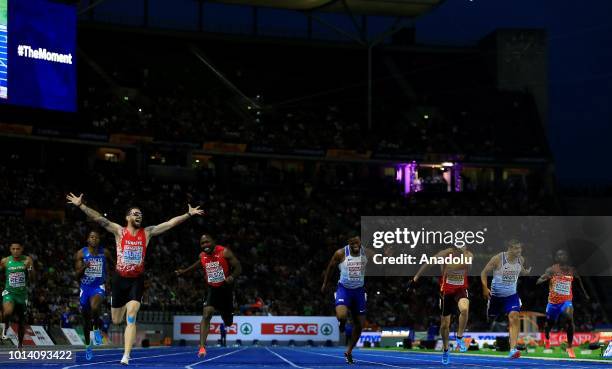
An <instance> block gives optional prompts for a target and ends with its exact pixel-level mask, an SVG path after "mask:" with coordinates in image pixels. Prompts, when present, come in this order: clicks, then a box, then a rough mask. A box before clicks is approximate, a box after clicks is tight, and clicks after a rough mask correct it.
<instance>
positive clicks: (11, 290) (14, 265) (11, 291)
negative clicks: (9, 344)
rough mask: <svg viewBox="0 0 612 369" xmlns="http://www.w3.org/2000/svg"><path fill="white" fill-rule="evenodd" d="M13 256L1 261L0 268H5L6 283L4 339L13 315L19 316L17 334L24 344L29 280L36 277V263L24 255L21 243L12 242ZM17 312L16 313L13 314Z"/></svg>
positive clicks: (3, 301) (20, 346) (20, 345)
mask: <svg viewBox="0 0 612 369" xmlns="http://www.w3.org/2000/svg"><path fill="white" fill-rule="evenodd" d="M10 250H11V256H8V257H5V258H3V259H2V261H0V270H2V269H4V271H5V273H4V275H5V279H6V281H5V284H4V291H2V311H3V318H4V331H3V332H2V339H3V340H5V339H7V338H8V337H7V336H6V331H8V327H10V324H11V320H12V318H13V315H15V316H16V317H18V318H19V320H18V327H19V328H18V329H17V336H18V338H19V344H18V345H17V347H19V348H22V346H23V335H24V333H25V313H26V310H27V302H28V282H31V281H33V279H34V263H33V262H32V258H31V257H29V256H26V255H22V253H23V246H22V245H21V244H19V243H13V244H11V248H10ZM13 313H15V314H13Z"/></svg>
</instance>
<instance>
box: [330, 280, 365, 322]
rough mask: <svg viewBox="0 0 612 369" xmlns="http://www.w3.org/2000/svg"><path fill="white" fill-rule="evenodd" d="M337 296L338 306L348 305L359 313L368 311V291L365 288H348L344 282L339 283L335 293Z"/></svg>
mask: <svg viewBox="0 0 612 369" xmlns="http://www.w3.org/2000/svg"><path fill="white" fill-rule="evenodd" d="M334 297H335V298H336V306H340V305H342V306H346V307H347V308H348V309H349V310H350V311H351V312H353V313H355V314H358V315H365V313H366V300H367V296H366V292H365V288H363V287H359V288H354V289H351V288H346V287H344V286H343V285H342V284H340V283H338V289H337V290H336V293H335V294H334Z"/></svg>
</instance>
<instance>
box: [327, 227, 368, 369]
mask: <svg viewBox="0 0 612 369" xmlns="http://www.w3.org/2000/svg"><path fill="white" fill-rule="evenodd" d="M367 262H368V258H367V256H366V252H365V249H363V248H362V247H361V239H360V238H359V237H358V236H354V237H351V238H350V239H349V240H348V245H346V246H344V247H343V248H340V249H338V250H336V252H334V254H333V255H332V258H331V260H330V261H329V264H328V265H327V269H326V270H325V276H324V278H323V286H322V287H321V293H325V291H326V290H327V288H328V286H329V281H330V277H331V275H332V273H333V270H334V268H336V267H338V268H339V269H340V280H339V281H338V288H337V290H336V293H335V300H336V318H337V319H338V321H339V322H340V325H339V329H340V334H344V333H345V332H344V331H345V327H346V320H347V318H348V312H349V311H350V312H351V317H352V321H353V330H352V334H351V339H350V340H348V341H347V343H346V344H347V347H346V351H345V352H344V357H345V359H346V362H347V363H348V364H354V360H353V349H354V348H355V345H356V344H357V341H359V337H361V331H362V330H363V327H364V325H365V322H366V320H365V314H366V299H367V297H366V292H365V288H364V284H365V271H366V270H365V269H366V264H367Z"/></svg>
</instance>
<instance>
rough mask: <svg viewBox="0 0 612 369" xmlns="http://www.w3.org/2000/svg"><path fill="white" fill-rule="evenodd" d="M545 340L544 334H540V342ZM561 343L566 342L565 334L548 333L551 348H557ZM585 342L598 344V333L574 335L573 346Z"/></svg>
mask: <svg viewBox="0 0 612 369" xmlns="http://www.w3.org/2000/svg"><path fill="white" fill-rule="evenodd" d="M545 338H546V337H545V336H544V333H542V336H541V339H542V341H544V339H545ZM563 342H567V334H566V333H565V332H557V333H553V332H550V344H551V345H552V346H559V345H561V343H563ZM585 342H599V333H586V332H579V333H574V342H573V343H572V344H573V346H577V345H581V344H583V343H585Z"/></svg>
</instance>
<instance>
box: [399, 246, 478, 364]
mask: <svg viewBox="0 0 612 369" xmlns="http://www.w3.org/2000/svg"><path fill="white" fill-rule="evenodd" d="M461 255H463V257H464V260H465V263H457V264H444V265H441V267H442V274H441V276H440V310H441V312H442V317H441V319H440V335H441V336H442V342H443V344H444V351H443V352H442V364H444V365H447V364H448V363H449V362H450V358H449V350H448V348H449V345H448V342H449V336H450V322H451V315H456V314H457V312H459V324H458V326H457V341H456V343H457V346H458V347H459V350H460V351H461V352H465V351H467V346H466V344H465V342H464V341H463V332H464V331H465V327H466V325H467V321H468V314H469V309H470V300H468V290H467V288H468V270H469V268H470V266H471V260H472V258H473V254H472V253H471V252H470V251H467V250H466V249H465V247H463V248H455V247H451V248H448V249H446V250H442V251H440V252H439V253H437V254H436V255H435V256H434V258H436V259H439V258H446V257H447V256H451V258H452V257H460V256H461ZM468 261H469V264H468ZM429 266H430V264H429V263H427V264H423V265H421V268H420V269H419V271H418V272H417V273H416V274H415V276H414V278H413V279H412V282H411V286H414V285H415V284H416V282H417V281H418V280H419V277H420V276H421V275H422V274H423V272H425V270H426V269H427V268H428V267H429Z"/></svg>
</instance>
